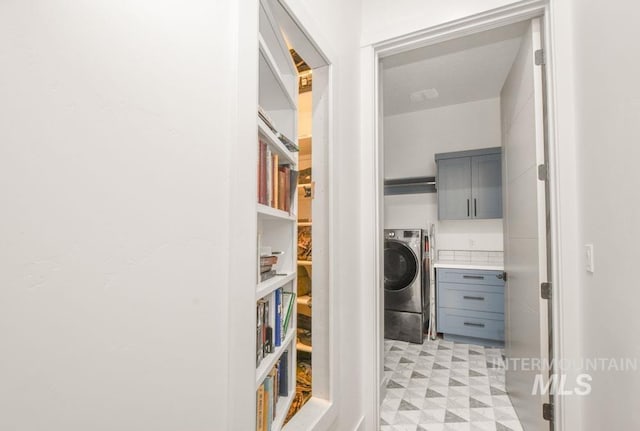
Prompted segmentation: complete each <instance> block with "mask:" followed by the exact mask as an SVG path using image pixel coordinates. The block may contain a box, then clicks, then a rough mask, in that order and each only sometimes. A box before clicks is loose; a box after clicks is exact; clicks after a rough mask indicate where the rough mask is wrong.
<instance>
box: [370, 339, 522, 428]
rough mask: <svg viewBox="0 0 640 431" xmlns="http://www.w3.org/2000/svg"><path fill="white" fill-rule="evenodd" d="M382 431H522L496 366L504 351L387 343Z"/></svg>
mask: <svg viewBox="0 0 640 431" xmlns="http://www.w3.org/2000/svg"><path fill="white" fill-rule="evenodd" d="M384 346H385V360H384V362H385V363H384V373H385V378H386V379H387V392H386V396H385V398H384V400H383V402H382V406H381V409H380V424H381V427H380V431H436V430H437V431H449V430H465V431H476V430H478V431H485V430H487V431H522V426H521V425H520V422H519V421H518V416H517V415H516V412H515V410H514V409H513V406H512V405H511V400H510V399H509V396H508V395H507V393H506V389H505V386H504V384H505V383H504V368H502V367H500V366H496V364H497V363H498V362H499V361H497V359H499V358H500V357H501V356H502V353H503V352H502V349H497V348H489V347H483V346H476V345H473V344H460V343H453V342H451V341H445V340H435V341H432V340H426V341H425V342H424V343H423V344H422V345H419V344H411V343H407V342H404V341H395V340H385V342H384Z"/></svg>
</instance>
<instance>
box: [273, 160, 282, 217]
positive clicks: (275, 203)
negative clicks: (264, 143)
mask: <svg viewBox="0 0 640 431" xmlns="http://www.w3.org/2000/svg"><path fill="white" fill-rule="evenodd" d="M278 162H279V158H278V155H277V154H272V155H271V191H272V196H271V207H272V208H279V205H280V193H279V181H278Z"/></svg>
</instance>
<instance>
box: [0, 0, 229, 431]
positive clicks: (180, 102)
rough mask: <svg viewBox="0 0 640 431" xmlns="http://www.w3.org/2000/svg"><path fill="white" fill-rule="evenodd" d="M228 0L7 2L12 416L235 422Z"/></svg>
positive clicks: (167, 426)
mask: <svg viewBox="0 0 640 431" xmlns="http://www.w3.org/2000/svg"><path fill="white" fill-rule="evenodd" d="M232 5H233V2H230V1H217V2H210V1H200V0H191V1H189V2H188V4H185V2H184V1H174V0H161V1H155V2H149V1H144V0H128V1H115V2H67V1H46V2H42V1H36V2H22V1H3V2H0V53H2V54H1V55H0V70H2V79H1V80H0V94H1V95H2V96H1V97H0V196H2V210H1V212H0V219H1V222H0V238H2V240H0V286H1V288H0V340H2V354H0V381H1V382H2V384H0V429H2V430H20V431H44V430H48V431H63V430H64V431H86V430H93V431H113V430H132V429H146V430H154V431H164V430H166V431H175V430H178V429H183V430H187V429H188V430H191V431H199V430H202V431H205V430H206V431H210V430H212V429H219V430H223V429H226V428H227V421H228V416H227V415H228V410H229V409H228V402H229V400H228V397H227V389H228V381H227V375H226V370H227V368H228V358H227V356H226V354H225V352H226V351H227V343H228V339H229V336H228V329H229V328H228V325H227V318H228V314H227V291H226V286H227V284H228V275H229V274H228V268H229V256H228V244H229V229H228V226H229V214H228V212H227V211H224V210H221V208H226V207H227V206H228V201H229V197H230V187H229V180H228V178H229V168H228V166H229V148H231V134H230V128H231V125H232V124H233V121H232V116H231V113H230V110H229V109H228V107H229V106H230V102H231V100H232V97H234V93H233V91H234V87H233V85H231V84H230V83H232V82H233V76H234V75H233V69H232V59H233V49H234V45H233V44H232V43H230V41H232V40H233V28H232V27H231V25H232V20H230V19H229V17H230V16H231V15H230V14H231V6H232ZM187 6H188V7H187ZM210 53H215V55H209V54H210Z"/></svg>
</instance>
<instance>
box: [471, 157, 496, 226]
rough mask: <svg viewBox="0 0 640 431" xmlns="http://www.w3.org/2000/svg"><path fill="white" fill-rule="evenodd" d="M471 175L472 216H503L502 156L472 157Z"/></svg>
mask: <svg viewBox="0 0 640 431" xmlns="http://www.w3.org/2000/svg"><path fill="white" fill-rule="evenodd" d="M471 177H472V183H471V195H472V196H471V197H472V199H473V202H472V205H471V216H472V217H473V218H479V219H480V218H502V156H501V155H500V154H488V155H486V156H474V157H472V158H471Z"/></svg>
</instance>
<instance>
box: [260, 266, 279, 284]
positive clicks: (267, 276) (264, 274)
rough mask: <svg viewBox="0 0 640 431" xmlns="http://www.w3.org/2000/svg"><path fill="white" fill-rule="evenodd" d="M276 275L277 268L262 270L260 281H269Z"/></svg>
mask: <svg viewBox="0 0 640 431" xmlns="http://www.w3.org/2000/svg"><path fill="white" fill-rule="evenodd" d="M275 275H276V270H275V269H272V270H269V271H267V272H262V273H260V282H263V281H267V280H268V279H270V278H272V277H275Z"/></svg>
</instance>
